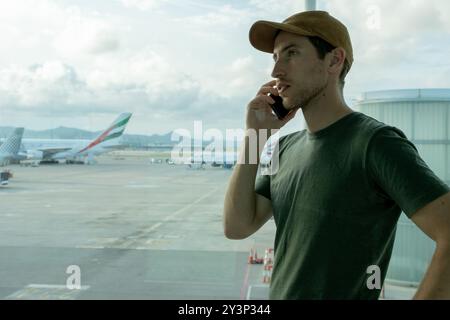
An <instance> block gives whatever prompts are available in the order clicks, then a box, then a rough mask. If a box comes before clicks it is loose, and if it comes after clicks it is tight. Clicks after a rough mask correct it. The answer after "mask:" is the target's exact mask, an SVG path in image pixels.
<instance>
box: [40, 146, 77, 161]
mask: <svg viewBox="0 0 450 320" xmlns="http://www.w3.org/2000/svg"><path fill="white" fill-rule="evenodd" d="M71 149H72V148H42V149H38V151H41V152H42V159H48V158H51V157H52V156H53V155H55V154H57V153H60V152H64V151H69V150H71Z"/></svg>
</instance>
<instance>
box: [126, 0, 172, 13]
mask: <svg viewBox="0 0 450 320" xmlns="http://www.w3.org/2000/svg"><path fill="white" fill-rule="evenodd" d="M121 2H122V4H123V5H124V6H125V7H127V8H137V9H139V10H142V11H147V10H150V9H155V8H157V7H159V6H160V5H161V4H163V3H164V2H167V0H121Z"/></svg>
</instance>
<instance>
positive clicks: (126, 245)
mask: <svg viewBox="0 0 450 320" xmlns="http://www.w3.org/2000/svg"><path fill="white" fill-rule="evenodd" d="M217 189H218V187H216V188H214V189H212V190H211V191H210V192H208V193H206V194H204V195H202V196H201V197H199V198H198V199H196V200H195V201H193V202H190V203H189V204H187V205H185V206H184V207H182V208H180V209H178V210H177V211H175V212H174V213H172V214H170V215H168V216H166V217H165V218H164V219H162V221H161V222H157V223H155V224H153V225H151V226H149V227H148V228H145V229H143V230H141V231H140V233H139V236H129V237H126V236H125V237H122V238H116V239H115V240H114V241H108V242H109V243H108V242H106V243H105V242H103V243H101V244H102V245H103V246H99V245H98V241H97V245H96V244H85V245H80V246H77V248H86V249H88V248H90V249H104V248H105V247H106V248H110V249H113V248H118V249H135V250H136V249H137V250H150V249H152V248H151V247H146V245H148V246H150V245H155V244H156V243H157V242H158V241H159V242H164V243H165V244H167V242H168V241H169V240H170V239H149V238H148V237H147V235H148V234H149V233H150V232H152V231H155V230H156V229H158V228H159V227H161V226H162V225H163V224H164V223H165V222H167V221H170V220H172V219H174V218H175V217H177V216H178V215H180V214H181V213H182V212H184V211H185V210H187V209H189V208H191V207H192V206H194V205H196V204H198V203H199V202H201V201H202V200H204V199H205V198H207V197H209V196H210V195H212V194H213V193H214V192H216V191H217ZM172 239H176V238H175V237H174V235H173V234H172ZM149 240H151V242H150V243H149V242H148V241H149Z"/></svg>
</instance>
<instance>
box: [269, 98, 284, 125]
mask: <svg viewBox="0 0 450 320" xmlns="http://www.w3.org/2000/svg"><path fill="white" fill-rule="evenodd" d="M269 96H270V97H271V98H272V99H273V100H275V103H274V104H271V105H270V106H271V107H272V110H273V113H275V115H276V116H277V118H278V119H279V120H283V119H284V117H286V116H287V114H288V113H289V110H286V108H285V107H284V106H283V99H282V98H281V97H280V96H275V95H273V94H269Z"/></svg>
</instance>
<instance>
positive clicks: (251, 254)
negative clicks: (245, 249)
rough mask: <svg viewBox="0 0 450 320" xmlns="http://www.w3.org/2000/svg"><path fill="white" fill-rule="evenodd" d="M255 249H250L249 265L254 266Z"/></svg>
mask: <svg viewBox="0 0 450 320" xmlns="http://www.w3.org/2000/svg"><path fill="white" fill-rule="evenodd" d="M253 261H254V260H253V248H252V249H250V254H249V255H248V263H249V264H253Z"/></svg>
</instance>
